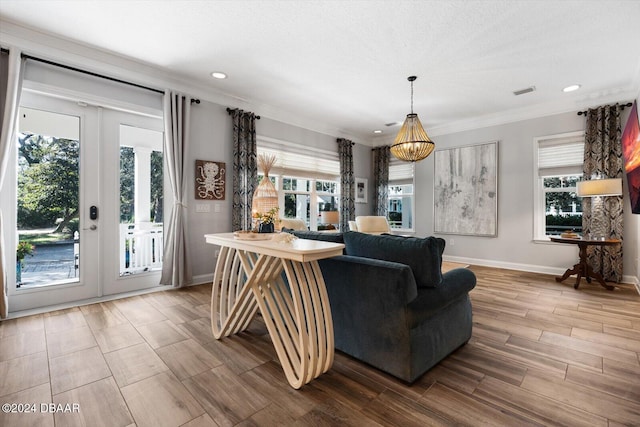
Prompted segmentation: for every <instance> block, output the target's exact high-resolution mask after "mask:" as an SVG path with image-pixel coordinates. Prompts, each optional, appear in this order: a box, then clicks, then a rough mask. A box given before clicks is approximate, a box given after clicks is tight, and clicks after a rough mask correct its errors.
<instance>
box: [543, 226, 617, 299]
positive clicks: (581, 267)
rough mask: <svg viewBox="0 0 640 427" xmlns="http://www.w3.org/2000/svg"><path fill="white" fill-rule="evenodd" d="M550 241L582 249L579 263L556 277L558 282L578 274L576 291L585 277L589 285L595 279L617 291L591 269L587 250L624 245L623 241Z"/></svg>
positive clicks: (562, 239) (607, 287)
mask: <svg viewBox="0 0 640 427" xmlns="http://www.w3.org/2000/svg"><path fill="white" fill-rule="evenodd" d="M550 239H551V241H552V242H556V243H568V244H572V245H578V248H579V249H580V255H579V256H580V259H579V261H578V263H577V264H575V265H574V266H573V267H571V268H569V269H567V271H565V272H564V274H563V275H562V276H561V277H556V281H557V282H562V281H563V280H565V279H566V278H567V277H569V276H571V275H573V274H576V275H577V277H576V283H575V285H573V287H574V289H578V286H580V279H581V278H582V277H584V278H585V279H586V280H587V283H591V278H594V279H596V280H597V281H598V283H600V285H601V286H603V287H604V288H606V289H608V290H610V291H612V290H614V289H615V287H614V286H611V285H607V283H606V282H605V281H604V279H603V277H602V275H600V273H597V272H595V271H594V270H593V268H592V267H591V265H589V263H588V262H587V248H588V247H589V246H614V245H619V244H620V243H622V241H621V240H619V239H607V240H592V239H583V238H579V239H570V238H563V237H550Z"/></svg>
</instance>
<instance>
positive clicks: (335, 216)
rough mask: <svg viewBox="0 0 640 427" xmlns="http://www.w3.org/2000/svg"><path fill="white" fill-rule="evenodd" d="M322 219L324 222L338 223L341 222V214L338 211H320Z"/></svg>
mask: <svg viewBox="0 0 640 427" xmlns="http://www.w3.org/2000/svg"><path fill="white" fill-rule="evenodd" d="M320 220H321V221H322V223H323V224H338V223H339V222H340V214H339V213H338V211H322V212H320Z"/></svg>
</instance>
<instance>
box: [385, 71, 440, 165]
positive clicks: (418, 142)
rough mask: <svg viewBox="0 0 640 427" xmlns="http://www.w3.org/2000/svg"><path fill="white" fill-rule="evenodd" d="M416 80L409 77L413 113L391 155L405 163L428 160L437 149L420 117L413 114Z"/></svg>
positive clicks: (408, 117) (399, 133)
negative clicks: (414, 84)
mask: <svg viewBox="0 0 640 427" xmlns="http://www.w3.org/2000/svg"><path fill="white" fill-rule="evenodd" d="M416 79H417V77H416V76H410V77H407V80H409V81H410V82H411V113H410V114H407V118H406V119H405V121H404V123H403V124H402V127H401V128H400V132H398V135H397V136H396V139H395V140H394V141H393V145H392V146H391V154H393V155H394V156H395V157H397V158H398V159H400V160H403V161H405V162H419V161H420V160H423V159H426V158H427V157H428V156H429V154H431V152H432V151H433V149H434V148H435V147H436V144H435V143H434V142H433V141H431V139H430V138H429V136H428V135H427V133H426V132H425V131H424V128H423V127H422V123H420V119H419V118H418V115H417V114H415V113H414V112H413V82H414V81H415V80H416Z"/></svg>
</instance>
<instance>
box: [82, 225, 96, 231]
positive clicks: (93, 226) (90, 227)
mask: <svg viewBox="0 0 640 427" xmlns="http://www.w3.org/2000/svg"><path fill="white" fill-rule="evenodd" d="M97 229H98V226H97V225H95V224H91V225H90V226H89V228H83V230H97Z"/></svg>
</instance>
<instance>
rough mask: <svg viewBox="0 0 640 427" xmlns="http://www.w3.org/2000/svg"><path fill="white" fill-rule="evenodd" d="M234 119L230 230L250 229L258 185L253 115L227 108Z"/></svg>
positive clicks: (254, 116) (254, 117) (254, 120)
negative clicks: (252, 205)
mask: <svg viewBox="0 0 640 427" xmlns="http://www.w3.org/2000/svg"><path fill="white" fill-rule="evenodd" d="M229 114H230V115H231V119H232V120H233V212H232V220H231V226H232V230H233V231H238V230H251V227H252V218H251V202H252V200H253V193H254V191H255V189H256V187H257V186H258V163H257V147H256V115H255V114H254V113H251V112H248V111H242V110H238V109H235V110H229Z"/></svg>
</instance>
